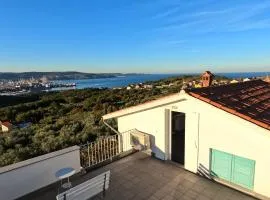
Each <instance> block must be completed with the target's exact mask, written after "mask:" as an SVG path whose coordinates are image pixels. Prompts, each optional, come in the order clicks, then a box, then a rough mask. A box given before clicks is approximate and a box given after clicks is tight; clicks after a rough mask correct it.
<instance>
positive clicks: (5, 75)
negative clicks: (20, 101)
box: [0, 71, 122, 80]
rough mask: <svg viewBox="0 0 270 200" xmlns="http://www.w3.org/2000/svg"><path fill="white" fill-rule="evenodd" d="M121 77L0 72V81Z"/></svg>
mask: <svg viewBox="0 0 270 200" xmlns="http://www.w3.org/2000/svg"><path fill="white" fill-rule="evenodd" d="M119 75H122V74H121V73H98V74H97V73H83V72H75V71H69V72H21V73H11V72H0V80H19V79H30V78H34V79H40V78H42V77H44V76H46V77H47V78H48V80H71V79H94V78H111V77H115V76H119Z"/></svg>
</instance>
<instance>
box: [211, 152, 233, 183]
mask: <svg viewBox="0 0 270 200" xmlns="http://www.w3.org/2000/svg"><path fill="white" fill-rule="evenodd" d="M232 159H233V156H232V155H231V154H229V153H225V152H222V151H218V150H214V149H212V161H211V165H212V166H211V175H212V176H215V177H217V178H221V179H224V180H227V181H231V177H232V174H231V173H232Z"/></svg>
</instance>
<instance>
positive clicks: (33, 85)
mask: <svg viewBox="0 0 270 200" xmlns="http://www.w3.org/2000/svg"><path fill="white" fill-rule="evenodd" d="M53 88H59V89H61V88H70V89H71V88H73V89H75V88H76V83H57V82H54V81H49V80H48V78H47V77H46V76H43V77H42V78H40V79H36V78H30V79H20V80H17V81H15V80H2V81H0V95H20V94H26V93H31V92H42V91H49V90H51V89H53Z"/></svg>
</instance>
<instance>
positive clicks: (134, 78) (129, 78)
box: [52, 72, 270, 90]
mask: <svg viewBox="0 0 270 200" xmlns="http://www.w3.org/2000/svg"><path fill="white" fill-rule="evenodd" d="M181 75H185V74H135V75H126V76H125V75H123V76H117V77H113V78H99V79H83V80H62V81H57V83H64V84H69V83H76V88H74V89H85V88H119V87H124V86H127V85H130V84H138V83H144V82H147V81H158V80H161V79H166V78H169V77H177V76H181ZM186 75H187V74H186ZM190 75H196V74H190ZM197 75H198V74H197ZM216 75H220V76H226V77H228V78H232V79H237V78H252V77H261V76H267V75H270V72H244V73H216ZM65 89H71V88H53V89H52V90H65Z"/></svg>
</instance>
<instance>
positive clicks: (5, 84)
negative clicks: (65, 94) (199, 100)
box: [0, 75, 269, 96]
mask: <svg viewBox="0 0 270 200" xmlns="http://www.w3.org/2000/svg"><path fill="white" fill-rule="evenodd" d="M101 77H103V76H101ZM109 77H110V76H109ZM109 77H108V78H109ZM51 79H52V77H51V76H45V75H44V76H42V77H41V78H34V77H31V78H21V79H18V80H13V79H10V80H9V79H2V80H1V79H0V95H1V96H16V95H23V94H28V93H39V92H45V91H47V92H48V91H55V90H70V89H77V88H76V86H77V84H76V82H70V83H66V82H61V81H55V80H51ZM254 79H262V80H265V81H268V82H269V77H268V76H266V77H249V78H237V79H229V78H226V77H220V78H218V79H215V80H214V81H213V83H212V84H213V85H216V86H218V85H226V84H229V83H239V82H246V81H250V80H254ZM178 85H181V86H182V87H183V88H200V87H202V85H201V80H200V79H199V78H198V77H196V76H192V77H191V78H190V77H189V78H186V79H181V80H177V79H172V80H171V81H166V83H164V82H162V81H158V82H156V81H153V82H145V83H136V84H129V85H127V86H124V87H114V88H112V89H126V90H133V89H136V90H138V89H146V90H151V89H153V88H157V89H163V88H170V87H174V86H178Z"/></svg>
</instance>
